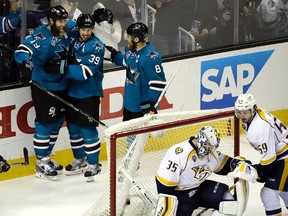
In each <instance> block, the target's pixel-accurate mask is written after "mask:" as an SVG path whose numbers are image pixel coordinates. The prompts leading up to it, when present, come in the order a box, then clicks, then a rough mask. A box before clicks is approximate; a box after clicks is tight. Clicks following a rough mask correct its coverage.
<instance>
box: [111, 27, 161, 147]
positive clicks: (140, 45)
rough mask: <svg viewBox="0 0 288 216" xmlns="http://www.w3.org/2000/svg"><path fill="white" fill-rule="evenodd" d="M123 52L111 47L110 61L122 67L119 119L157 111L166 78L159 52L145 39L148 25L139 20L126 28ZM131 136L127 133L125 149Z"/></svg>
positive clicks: (130, 141) (137, 116)
mask: <svg viewBox="0 0 288 216" xmlns="http://www.w3.org/2000/svg"><path fill="white" fill-rule="evenodd" d="M125 40H126V41H127V44H128V46H127V47H125V54H122V53H121V52H119V51H117V50H115V49H114V48H113V47H111V46H106V48H107V49H108V50H109V51H110V52H111V57H110V59H111V61H112V62H114V64H116V65H119V66H124V67H126V82H125V87H124V110H123V121H128V120H130V119H135V118H139V117H142V116H144V115H145V114H147V113H151V114H155V113H157V110H156V108H157V107H154V105H155V103H156V102H157V99H158V98H159V96H160V94H161V92H162V91H163V89H164V88H165V85H166V79H165V74H164V71H163V67H162V58H161V55H160V54H159V53H158V52H157V51H156V50H155V48H154V47H153V46H152V45H151V44H150V43H149V42H148V27H147V26H146V25H145V24H144V23H141V22H137V23H133V24H131V25H130V26H129V27H128V28H127V30H126V36H125ZM134 139H135V136H128V138H127V149H129V148H130V146H131V144H132V143H133V141H134Z"/></svg>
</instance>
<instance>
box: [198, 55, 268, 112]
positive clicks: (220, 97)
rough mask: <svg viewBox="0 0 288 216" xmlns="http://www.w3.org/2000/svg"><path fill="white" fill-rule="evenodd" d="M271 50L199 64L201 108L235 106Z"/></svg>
mask: <svg viewBox="0 0 288 216" xmlns="http://www.w3.org/2000/svg"><path fill="white" fill-rule="evenodd" d="M273 52H274V50H268V51H263V52H257V53H250V54H245V55H238V56H232V57H225V58H220V59H214V60H209V61H203V62H202V63H201V90H200V91H201V109H214V108H218V109H220V108H228V107H232V106H234V102H235V100H236V98H237V97H238V95H239V94H241V93H246V92H247V90H248V89H249V88H250V86H251V84H252V83H253V82H254V80H255V79H256V77H257V76H258V75H259V73H260V71H261V70H262V68H263V66H264V65H265V63H266V62H267V61H268V59H269V58H270V56H271V55H272V53H273Z"/></svg>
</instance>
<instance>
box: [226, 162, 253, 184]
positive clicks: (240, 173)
mask: <svg viewBox="0 0 288 216" xmlns="http://www.w3.org/2000/svg"><path fill="white" fill-rule="evenodd" d="M228 177H231V178H239V179H244V180H246V181H249V182H252V183H255V182H256V180H257V178H258V173H257V170H256V169H255V168H254V167H253V166H252V165H251V164H249V163H248V162H247V161H239V162H238V163H237V165H236V167H235V169H234V170H233V171H232V172H230V173H228Z"/></svg>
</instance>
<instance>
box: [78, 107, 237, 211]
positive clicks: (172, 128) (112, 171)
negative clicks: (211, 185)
mask: <svg viewBox="0 0 288 216" xmlns="http://www.w3.org/2000/svg"><path fill="white" fill-rule="evenodd" d="M206 125H210V126H215V127H216V128H217V129H218V130H219V132H220V134H221V136H220V137H221V142H220V146H219V150H220V151H221V152H223V153H225V154H228V155H230V156H236V155H239V142H240V134H239V133H240V132H239V120H238V119H237V118H236V117H235V116H234V110H230V111H221V110H217V109H215V110H201V111H191V112H173V113H161V114H156V115H147V116H144V117H142V118H138V119H133V120H130V121H127V122H122V123H119V124H116V125H114V126H111V127H109V128H107V129H106V130H105V131H104V141H105V142H106V145H107V154H108V171H107V172H108V175H109V176H108V178H107V185H106V187H105V189H104V193H103V195H102V197H101V198H100V199H99V200H98V201H97V202H96V203H95V204H93V205H92V206H91V208H90V209H89V210H88V211H86V212H85V213H84V215H83V216H92V215H96V216H128V215H153V212H154V211H155V204H156V202H157V190H156V182H155V175H156V172H157V169H158V167H159V165H160V162H161V160H162V158H163V157H164V155H165V153H166V151H167V150H168V148H170V147H171V146H172V145H174V144H176V143H179V142H182V141H184V140H186V139H189V137H191V136H195V135H196V134H197V132H198V131H199V130H200V129H201V127H203V126H206ZM153 135H154V136H155V137H153ZM211 178H212V179H213V178H216V179H217V180H219V181H221V182H224V183H226V184H228V185H232V184H233V183H234V182H233V179H230V178H228V177H225V176H224V177H223V176H221V177H219V176H217V175H215V176H213V175H212V177H211ZM218 178H219V179H218Z"/></svg>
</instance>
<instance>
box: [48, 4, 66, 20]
mask: <svg viewBox="0 0 288 216" xmlns="http://www.w3.org/2000/svg"><path fill="white" fill-rule="evenodd" d="M47 17H48V19H49V20H50V18H51V19H53V21H54V22H55V20H57V19H67V18H68V13H67V11H66V10H65V8H64V7H62V6H60V5H57V6H54V7H50V8H49V9H48V12H47Z"/></svg>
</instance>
